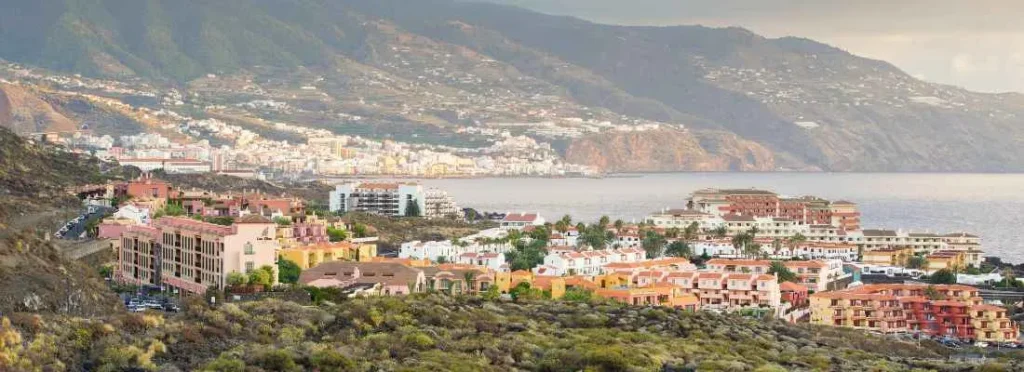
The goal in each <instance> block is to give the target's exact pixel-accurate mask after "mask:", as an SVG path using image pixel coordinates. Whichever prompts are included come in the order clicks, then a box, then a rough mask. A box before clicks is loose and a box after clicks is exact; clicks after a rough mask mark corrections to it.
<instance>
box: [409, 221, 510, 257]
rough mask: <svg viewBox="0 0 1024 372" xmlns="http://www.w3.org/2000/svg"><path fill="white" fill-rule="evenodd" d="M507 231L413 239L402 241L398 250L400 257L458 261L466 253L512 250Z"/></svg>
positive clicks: (485, 231)
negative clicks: (435, 238) (422, 239)
mask: <svg viewBox="0 0 1024 372" xmlns="http://www.w3.org/2000/svg"><path fill="white" fill-rule="evenodd" d="M504 236H505V232H504V231H502V230H498V229H490V230H484V231H481V232H480V233H477V234H474V235H470V236H467V237H464V238H461V239H459V240H457V241H455V242H452V241H451V240H442V241H432V242H422V241H418V240H416V241H411V242H405V243H402V245H401V247H400V248H399V251H398V257H400V258H414V259H425V260H431V261H434V262H442V261H444V262H456V261H457V260H458V259H459V256H461V255H463V254H465V253H477V254H480V253H498V254H503V253H505V252H508V251H510V250H512V244H510V243H509V242H508V241H507V240H506V239H503V238H504Z"/></svg>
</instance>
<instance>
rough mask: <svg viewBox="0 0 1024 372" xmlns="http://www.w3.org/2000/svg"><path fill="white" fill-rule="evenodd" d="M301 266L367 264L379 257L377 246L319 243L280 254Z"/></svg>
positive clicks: (286, 250) (303, 267) (349, 243)
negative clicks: (343, 263)
mask: <svg viewBox="0 0 1024 372" xmlns="http://www.w3.org/2000/svg"><path fill="white" fill-rule="evenodd" d="M278 256H280V257H281V259H286V260H289V261H292V262H294V263H295V264H296V265H299V267H300V268H302V269H303V270H305V269H309V268H312V267H316V266H317V265H320V264H322V263H325V262H333V261H351V262H366V261H369V260H371V259H372V258H374V257H376V256H377V245H376V244H366V243H353V242H347V241H345V242H336V243H328V242H319V243H314V244H309V245H303V246H293V247H288V248H283V249H281V251H280V252H279V253H278Z"/></svg>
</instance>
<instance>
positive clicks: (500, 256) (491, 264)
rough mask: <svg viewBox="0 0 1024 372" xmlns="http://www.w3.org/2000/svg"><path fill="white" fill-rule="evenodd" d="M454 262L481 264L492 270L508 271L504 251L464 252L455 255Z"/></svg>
mask: <svg viewBox="0 0 1024 372" xmlns="http://www.w3.org/2000/svg"><path fill="white" fill-rule="evenodd" d="M455 263H459V264H467V265H477V266H482V267H486V268H488V269H491V270H494V271H508V264H507V263H506V262H505V254H504V253H494V252H484V253H476V252H466V253H463V254H460V255H459V256H458V257H456V259H455Z"/></svg>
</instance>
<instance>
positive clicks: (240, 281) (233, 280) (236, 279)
mask: <svg viewBox="0 0 1024 372" xmlns="http://www.w3.org/2000/svg"><path fill="white" fill-rule="evenodd" d="M227 283H228V286H230V287H244V286H245V285H246V284H249V278H248V277H246V276H245V274H242V273H240V272H237V271H232V272H230V273H228V278H227Z"/></svg>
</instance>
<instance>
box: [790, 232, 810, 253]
mask: <svg viewBox="0 0 1024 372" xmlns="http://www.w3.org/2000/svg"><path fill="white" fill-rule="evenodd" d="M806 241H807V237H806V236H804V234H801V233H796V234H795V235H793V236H791V237H789V238H787V239H786V244H787V245H789V248H790V249H794V248H796V247H797V246H798V245H800V243H803V242H806Z"/></svg>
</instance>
